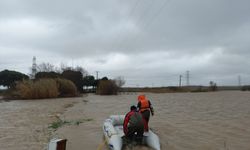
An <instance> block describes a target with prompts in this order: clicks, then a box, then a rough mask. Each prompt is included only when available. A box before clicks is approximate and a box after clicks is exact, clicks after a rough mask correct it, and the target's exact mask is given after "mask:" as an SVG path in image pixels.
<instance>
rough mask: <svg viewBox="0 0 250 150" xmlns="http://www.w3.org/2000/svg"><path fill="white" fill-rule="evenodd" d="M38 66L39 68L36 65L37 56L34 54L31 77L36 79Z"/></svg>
mask: <svg viewBox="0 0 250 150" xmlns="http://www.w3.org/2000/svg"><path fill="white" fill-rule="evenodd" d="M36 68H37V65H36V57H35V56H33V60H32V73H31V79H35V75H36V72H37V70H36Z"/></svg>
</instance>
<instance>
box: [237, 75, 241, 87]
mask: <svg viewBox="0 0 250 150" xmlns="http://www.w3.org/2000/svg"><path fill="white" fill-rule="evenodd" d="M238 83H239V86H241V76H240V75H239V76H238Z"/></svg>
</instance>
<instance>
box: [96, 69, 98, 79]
mask: <svg viewBox="0 0 250 150" xmlns="http://www.w3.org/2000/svg"><path fill="white" fill-rule="evenodd" d="M98 73H99V71H96V80H98Z"/></svg>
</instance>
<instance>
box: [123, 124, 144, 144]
mask: <svg viewBox="0 0 250 150" xmlns="http://www.w3.org/2000/svg"><path fill="white" fill-rule="evenodd" d="M143 133H144V127H143V126H130V127H128V133H127V135H126V137H127V138H128V139H129V140H131V141H136V142H142V138H143Z"/></svg>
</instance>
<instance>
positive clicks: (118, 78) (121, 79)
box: [114, 76, 126, 88]
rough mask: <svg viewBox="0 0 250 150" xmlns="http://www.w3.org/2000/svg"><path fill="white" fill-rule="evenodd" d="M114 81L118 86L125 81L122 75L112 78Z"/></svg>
mask: <svg viewBox="0 0 250 150" xmlns="http://www.w3.org/2000/svg"><path fill="white" fill-rule="evenodd" d="M114 81H115V84H116V85H117V86H118V87H119V88H120V87H122V86H123V85H124V84H125V83H126V81H125V79H124V77H122V76H118V77H116V78H115V79H114Z"/></svg>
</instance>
